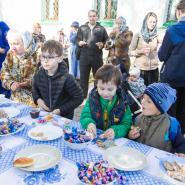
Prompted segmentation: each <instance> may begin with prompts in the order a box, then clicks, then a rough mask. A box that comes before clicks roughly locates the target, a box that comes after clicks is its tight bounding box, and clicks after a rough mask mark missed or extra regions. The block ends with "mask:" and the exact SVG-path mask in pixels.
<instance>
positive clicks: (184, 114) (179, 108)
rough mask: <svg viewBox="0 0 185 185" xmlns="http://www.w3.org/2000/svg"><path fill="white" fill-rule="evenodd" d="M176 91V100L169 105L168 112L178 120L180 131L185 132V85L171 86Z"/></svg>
mask: <svg viewBox="0 0 185 185" xmlns="http://www.w3.org/2000/svg"><path fill="white" fill-rule="evenodd" d="M173 88H174V89H176V91H177V100H176V102H175V103H174V104H173V105H172V106H171V108H170V110H169V112H168V113H169V114H170V115H171V116H173V117H176V118H177V120H178V121H179V122H180V125H181V129H182V133H183V134H185V87H173Z"/></svg>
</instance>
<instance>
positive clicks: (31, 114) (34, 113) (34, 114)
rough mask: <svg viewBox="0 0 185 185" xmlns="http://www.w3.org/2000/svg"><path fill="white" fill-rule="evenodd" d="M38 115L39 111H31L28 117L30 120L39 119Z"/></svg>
mask: <svg viewBox="0 0 185 185" xmlns="http://www.w3.org/2000/svg"><path fill="white" fill-rule="evenodd" d="M39 114H40V109H32V110H31V111H30V116H31V118H33V119H36V118H38V117H39Z"/></svg>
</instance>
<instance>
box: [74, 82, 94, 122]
mask: <svg viewBox="0 0 185 185" xmlns="http://www.w3.org/2000/svg"><path fill="white" fill-rule="evenodd" d="M93 84H94V83H93V82H91V83H90V84H89V92H90V91H91V89H92V88H93V87H94V85H93ZM85 102H86V99H85V100H84V101H83V103H82V104H81V105H79V106H78V107H77V108H76V109H75V112H74V117H73V120H75V121H79V120H80V114H81V111H82V109H83V107H84V105H85Z"/></svg>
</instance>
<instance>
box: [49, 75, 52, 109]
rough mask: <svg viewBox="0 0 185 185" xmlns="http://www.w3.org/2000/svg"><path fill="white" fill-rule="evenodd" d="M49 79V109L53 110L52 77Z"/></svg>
mask: <svg viewBox="0 0 185 185" xmlns="http://www.w3.org/2000/svg"><path fill="white" fill-rule="evenodd" d="M48 81H49V109H50V110H52V99H51V78H48Z"/></svg>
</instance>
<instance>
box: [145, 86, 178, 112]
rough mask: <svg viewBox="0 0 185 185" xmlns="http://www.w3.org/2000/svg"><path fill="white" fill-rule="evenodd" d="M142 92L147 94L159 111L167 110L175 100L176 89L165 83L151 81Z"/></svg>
mask: <svg viewBox="0 0 185 185" xmlns="http://www.w3.org/2000/svg"><path fill="white" fill-rule="evenodd" d="M144 94H147V95H148V96H149V97H150V98H151V99H152V101H153V103H154V104H155V105H156V107H157V108H158V109H159V111H160V112H161V113H164V112H167V111H168V109H169V108H170V107H171V105H172V104H173V103H174V102H175V101H176V90H175V89H173V88H171V87H170V86H169V85H168V84H166V83H153V84H151V85H149V86H148V87H147V88H146V90H145V91H144Z"/></svg>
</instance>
